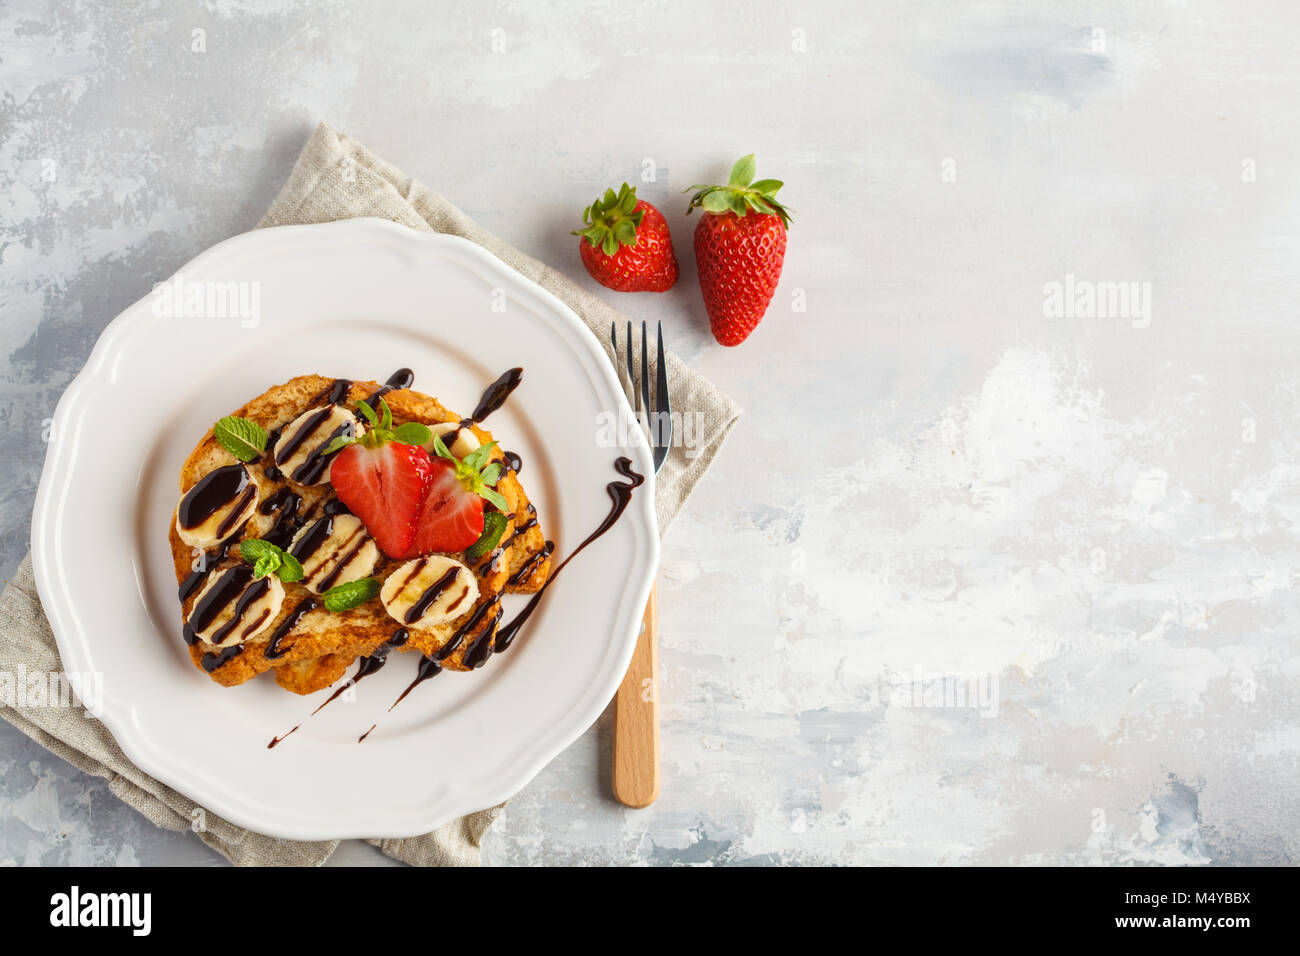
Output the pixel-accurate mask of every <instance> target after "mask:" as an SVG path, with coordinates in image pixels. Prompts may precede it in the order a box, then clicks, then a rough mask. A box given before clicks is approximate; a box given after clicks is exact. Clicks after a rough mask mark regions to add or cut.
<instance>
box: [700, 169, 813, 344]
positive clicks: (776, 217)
mask: <svg viewBox="0 0 1300 956" xmlns="http://www.w3.org/2000/svg"><path fill="white" fill-rule="evenodd" d="M755 168H756V167H755V163H754V155H753V154H752V153H751V154H750V155H748V156H745V157H744V158H742V159H740V160H738V161H737V162H736V165H735V166H733V167H732V169H731V176H730V177H729V180H728V183H727V185H726V186H692V187H690V188H691V189H696V190H699V192H697V193H696V194H695V195H694V196H692V197H691V204H690V206H689V207H688V208H687V210H686V211H687V213H688V214H689V213H690V211H691V210H692V209H694V208H695V207H696V206H701V207H703V209H704V218H703V219H701V220H700V224H699V225H698V226H696V227H695V260H696V262H697V264H698V265H699V271H700V291H701V292H702V293H704V306H705V308H706V309H708V312H709V325H710V327H711V328H712V329H713V337H714V338H715V339H717V340H718V341H719V342H720V343H721V344H723V345H739V344H740V343H741V342H743V341H745V339H746V338H748V336H749V333H750V332H753V331H754V329H755V328H756V327H757V326H758V323H759V321H760V320H761V319H762V318H763V313H764V312H766V311H767V306H768V303H769V302H771V301H772V296H773V294H774V293H775V292H776V284H777V282H778V281H779V280H780V278H781V266H782V264H783V263H784V262H785V240H786V228H787V227H788V226H789V224H790V212H789V210H788V209H786V208H785V207H784V206H782V205H781V204H780V203H779V202H777V201H776V193H777V190H779V189H780V188H781V186H782V185H783V184H782V183H781V181H780V180H777V179H760V180H758V181H757V182H751V180H753V178H754V172H755Z"/></svg>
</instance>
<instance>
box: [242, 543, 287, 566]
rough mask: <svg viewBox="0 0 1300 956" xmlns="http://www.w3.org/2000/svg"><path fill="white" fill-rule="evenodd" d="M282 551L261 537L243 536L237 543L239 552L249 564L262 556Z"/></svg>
mask: <svg viewBox="0 0 1300 956" xmlns="http://www.w3.org/2000/svg"><path fill="white" fill-rule="evenodd" d="M282 553H283V552H282V551H281V550H280V549H279V548H277V547H276V546H275V545H273V544H272V543H271V542H270V541H263V540H262V539H261V538H245V539H244V540H243V541H241V542H240V543H239V554H240V557H242V558H243V559H244V560H245V561H247V562H248V563H249V564H255V563H256V562H258V561H260V560H261V559H262V558H265V557H270V556H272V555H279V554H282Z"/></svg>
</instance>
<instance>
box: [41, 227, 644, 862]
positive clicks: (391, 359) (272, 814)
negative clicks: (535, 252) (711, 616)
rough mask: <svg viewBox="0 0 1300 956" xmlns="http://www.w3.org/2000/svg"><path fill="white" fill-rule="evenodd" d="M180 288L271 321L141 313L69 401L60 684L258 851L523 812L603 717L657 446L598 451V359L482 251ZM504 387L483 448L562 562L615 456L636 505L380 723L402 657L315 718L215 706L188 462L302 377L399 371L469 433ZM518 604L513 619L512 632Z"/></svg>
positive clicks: (291, 255) (257, 266)
mask: <svg viewBox="0 0 1300 956" xmlns="http://www.w3.org/2000/svg"><path fill="white" fill-rule="evenodd" d="M178 275H180V276H182V277H183V286H182V287H183V288H186V289H189V288H194V287H196V286H195V284H196V283H203V282H207V281H209V280H211V281H214V282H243V283H253V284H255V285H250V286H245V287H244V289H245V290H246V291H248V293H249V294H250V296H251V290H252V289H253V288H256V289H257V290H258V294H259V295H260V301H259V302H258V303H257V305H258V306H259V308H258V313H259V318H258V321H257V322H256V324H253V323H252V321H251V311H252V310H251V309H250V310H247V314H248V315H249V316H250V318H248V319H243V318H242V316H243V315H244V314H245V313H240V312H239V311H238V310H235V309H228V310H227V311H229V312H232V313H234V314H233V315H232V317H211V316H207V317H185V318H181V317H166V316H159V315H157V314H155V312H156V311H157V310H156V309H155V308H154V303H155V298H156V297H155V296H154V295H152V294H151V295H150V296H146V297H145V298H144V299H143V300H141V301H140V302H137V303H136V304H135V305H133V306H131V307H130V308H129V309H127V310H126V311H125V312H123V313H122V315H120V316H119V317H118V318H117V319H116V320H115V321H114V322H113V323H112V324H111V325H109V327H108V328H107V329H106V330H105V332H104V334H103V336H101V338H100V340H99V343H98V344H97V345H96V347H95V350H94V352H93V353H92V354H91V357H90V360H89V361H88V362H87V363H86V367H85V369H84V370H83V371H82V372H81V374H80V375H78V376H77V378H76V380H75V381H73V383H72V384H71V385H70V386H69V388H68V390H67V392H65V393H64V395H63V398H62V399H61V400H60V402H59V405H58V409H57V411H56V412H55V416H54V426H53V430H52V434H53V438H52V441H51V444H50V449H49V453H48V456H47V459H46V462H45V470H44V474H43V475H42V477H41V485H40V490H39V493H38V494H37V499H36V510H35V515H34V519H33V527H32V552H33V563H34V566H35V571H36V580H37V585H38V587H39V589H40V594H41V600H42V603H43V604H44V606H45V610H46V612H47V614H48V615H49V618H50V623H51V624H52V626H53V628H54V633H55V636H56V637H57V639H58V643H59V650H60V652H61V654H62V657H63V663H64V667H65V668H66V669H67V671H69V672H70V673H74V674H79V673H96V672H97V673H99V674H102V675H103V688H104V694H103V711H102V720H103V722H104V723H105V724H106V725H107V727H108V728H109V730H110V731H112V733H113V736H114V737H115V738H116V740H117V742H118V744H120V745H121V747H122V749H123V750H124V751H125V752H126V754H127V756H129V757H130V758H131V759H132V760H133V761H134V762H135V763H136V764H137V765H138V766H139V767H141V768H142V769H143V770H145V771H147V772H148V773H150V774H152V775H153V776H155V777H157V778H158V779H159V780H161V781H163V782H164V783H166V784H167V785H169V786H171V787H173V788H175V789H176V790H178V791H180V792H181V793H183V794H185V795H186V796H188V797H190V798H191V799H193V800H195V801H196V802H198V803H199V804H200V805H201V806H203V807H205V808H207V809H208V810H209V811H211V812H214V813H216V814H219V815H220V816H222V817H225V818H226V819H228V820H230V821H232V822H234V823H237V824H240V825H242V826H245V827H248V828H250V829H253V830H255V831H258V832H262V833H267V834H271V835H273V836H279V837H286V838H291V839H300V840H317V839H338V838H345V837H399V836H411V835H415V834H419V833H424V832H427V831H429V830H431V829H433V828H435V827H438V826H440V825H442V824H443V823H446V822H448V821H449V820H452V819H454V818H455V817H457V816H459V815H461V814H464V813H467V812H470V811H473V810H481V809H483V808H485V807H489V806H492V805H494V804H496V803H498V802H500V801H502V800H504V799H506V798H508V797H510V796H512V795H513V794H514V793H516V792H517V791H518V790H519V789H520V788H521V787H523V786H524V784H526V783H527V782H528V781H529V780H530V779H531V778H532V777H533V776H534V775H535V774H536V773H537V772H538V771H539V770H540V769H541V768H542V767H543V766H544V765H545V764H546V763H547V761H549V760H550V759H551V758H553V757H554V756H555V755H556V754H557V753H559V752H560V751H561V750H562V749H563V748H564V747H566V746H568V745H569V744H570V743H572V742H573V740H574V739H576V738H577V737H578V736H579V735H580V734H581V733H582V732H583V731H584V730H585V729H586V728H587V727H589V726H590V725H591V724H592V722H593V721H594V720H595V719H596V718H597V717H598V716H599V715H600V712H601V710H602V709H603V708H604V707H605V705H606V704H607V703H608V701H609V700H610V698H611V697H612V696H613V694H614V691H615V690H616V689H617V687H618V684H619V681H620V679H621V678H622V675H623V673H624V671H625V670H626V668H627V664H628V661H629V659H630V657H631V654H632V649H633V645H634V643H635V640H636V634H637V632H638V629H639V625H640V617H641V611H642V609H643V607H644V605H645V601H646V598H647V596H648V595H649V591H650V586H651V583H652V580H653V577H654V573H655V569H656V566H657V563H658V557H659V539H658V535H657V532H656V526H655V515H654V484H653V470H652V468H651V460H650V453H649V450H648V448H647V447H646V443H645V440H644V438H643V437H642V436H641V435H640V433H639V432H637V431H636V430H635V429H633V430H632V432H631V440H632V443H631V445H630V447H626V448H622V447H619V448H612V447H602V446H601V443H600V441H599V440H598V429H597V421H598V416H599V414H600V413H601V412H614V413H616V414H617V413H618V412H619V410H620V408H625V407H626V401H625V399H624V397H623V394H622V391H621V390H620V388H619V385H618V381H617V379H615V377H614V373H613V371H612V369H611V368H610V365H609V362H608V360H607V359H606V357H605V355H604V353H603V352H602V351H601V348H600V346H599V345H598V343H597V342H596V340H595V337H594V336H593V335H592V334H591V333H590V331H588V329H587V328H586V326H584V325H583V324H582V322H581V321H580V320H579V319H578V318H577V316H576V315H574V314H573V312H572V311H570V310H569V309H568V307H567V306H565V305H564V304H563V303H562V302H560V301H559V300H558V299H556V298H555V297H554V296H552V295H551V294H549V293H548V292H546V291H545V290H543V289H541V288H540V287H538V286H537V285H535V284H533V283H531V282H529V281H527V280H526V279H524V278H523V277H521V276H520V275H519V274H518V273H516V272H515V271H513V270H512V269H510V268H508V267H507V266H505V265H504V264H502V263H501V262H500V261H499V260H497V259H496V258H495V257H494V256H492V255H491V254H490V253H488V252H487V251H486V250H484V249H482V248H481V247H479V246H476V245H474V244H472V243H469V242H466V241H464V240H461V239H457V238H454V237H449V236H441V235H425V234H421V233H417V232H414V231H412V230H409V229H406V228H404V227H401V226H397V225H394V224H393V223H390V222H386V221H383V220H377V219H362V220H349V221H346V222H338V223H330V224H327V225H319V226H296V227H287V228H280V229H265V230H261V231H258V232H253V233H249V234H247V235H243V236H237V237H235V238H233V239H230V240H228V241H227V242H223V243H221V244H220V245H218V246H215V247H214V248H212V249H210V250H208V251H207V252H205V253H203V254H202V255H200V256H199V257H198V258H196V259H195V260H194V261H193V262H191V263H189V264H188V265H186V266H185V267H184V268H183V269H182V270H181V271H180V273H178ZM173 288H175V286H173ZM203 288H205V289H206V288H207V287H203ZM229 288H231V287H227V289H229ZM235 288H238V287H235ZM245 301H246V302H248V303H249V304H251V303H252V301H253V300H252V299H251V297H250V298H247V299H246V300H245ZM213 304H214V305H217V304H218V303H216V302H215V301H214V303H213ZM205 308H206V305H205ZM245 326H249V327H245ZM514 366H523V367H524V378H523V384H522V385H520V387H519V388H518V389H517V390H516V391H515V392H514V394H513V395H512V396H511V398H510V399H509V401H508V402H507V403H506V405H505V406H504V407H503V408H501V409H500V410H499V411H497V412H495V413H494V414H493V415H492V416H491V418H490V419H488V421H487V422H486V426H487V427H488V428H490V429H491V430H492V431H493V434H494V435H495V436H496V437H497V439H498V440H499V441H500V442H501V443H502V447H504V448H506V449H509V450H511V451H515V452H517V453H519V454H520V455H521V456H522V458H523V462H524V464H523V469H522V471H521V480H522V481H523V483H524V487H525V488H526V489H527V491H528V493H529V496H530V498H531V499H532V500H533V501H534V502H535V503H536V505H537V509H538V512H539V514H540V517H541V520H542V526H543V528H544V530H545V531H546V533H547V536H548V537H549V538H551V539H552V540H554V541H555V543H556V555H557V557H558V558H559V559H563V558H564V557H565V556H566V555H567V554H568V553H569V552H570V551H572V549H573V548H575V547H576V546H577V545H578V544H579V543H580V542H581V541H582V540H583V539H584V538H585V537H586V536H587V535H588V534H589V533H590V532H591V531H592V530H593V529H594V528H595V527H596V526H597V525H598V524H599V523H600V522H601V520H602V518H603V517H604V516H605V515H606V514H607V513H608V511H609V507H610V500H609V497H608V495H607V493H606V490H605V486H606V484H607V483H608V482H610V481H612V480H616V479H618V475H617V474H616V473H615V471H614V467H613V466H614V461H615V459H616V458H617V457H618V456H620V455H626V456H628V457H630V458H631V459H632V461H633V467H634V468H635V470H636V471H638V472H640V473H641V474H643V475H645V476H646V482H645V484H644V485H642V486H641V487H640V488H638V489H637V490H636V492H635V493H634V494H633V496H632V503H631V505H630V506H629V507H628V509H627V511H626V512H625V513H624V515H623V517H622V518H621V520H620V521H619V522H618V523H617V524H616V525H615V526H614V527H613V529H612V530H610V531H609V532H608V533H607V534H606V535H605V536H604V537H602V538H600V539H599V540H598V541H597V542H596V543H594V544H592V545H591V546H590V547H589V548H587V550H585V551H584V552H582V554H580V555H579V556H578V557H577V558H576V559H575V560H574V561H573V563H571V564H570V565H569V566H568V567H567V568H565V570H564V572H563V574H562V575H560V576H559V577H558V578H557V579H556V580H555V584H554V586H552V587H550V588H549V589H548V590H547V592H546V594H545V596H544V597H543V598H542V601H541V603H540V605H539V607H538V609H537V612H536V613H535V614H534V615H533V617H532V619H531V620H530V621H529V623H528V625H527V626H526V627H525V629H524V630H523V632H522V633H521V635H520V636H519V638H518V640H516V642H515V644H514V646H513V647H511V648H510V650H509V651H508V652H506V653H504V654H498V655H495V656H494V658H493V659H492V660H491V661H489V662H488V664H487V665H486V666H485V667H484V668H482V669H481V670H478V671H475V672H473V673H469V674H465V673H452V672H445V673H443V674H441V675H439V676H438V677H437V678H436V679H434V680H430V681H428V682H426V683H424V684H421V685H420V686H419V687H418V688H416V690H415V691H414V692H412V694H411V695H410V696H409V697H408V698H407V699H406V700H405V701H403V702H402V704H401V705H400V706H399V707H397V708H396V709H395V710H393V711H392V712H391V713H389V712H387V708H388V706H389V705H390V704H391V703H392V701H393V700H394V699H395V697H396V696H397V695H398V693H400V691H401V690H402V689H403V688H404V687H406V686H407V684H409V682H410V680H411V678H412V677H413V676H414V672H415V668H416V664H417V661H418V659H419V658H418V655H416V654H411V653H406V654H397V653H394V654H393V655H392V656H391V658H390V660H389V663H388V666H387V667H385V668H384V669H383V670H381V671H380V672H378V673H377V674H374V675H373V676H371V677H368V678H367V679H366V680H364V681H362V682H359V683H358V684H357V685H356V688H355V691H354V693H349V694H348V695H345V696H344V697H342V698H340V699H338V700H336V701H335V702H334V703H332V704H331V705H330V706H328V707H326V708H325V709H324V710H322V711H321V712H320V713H319V714H317V715H316V716H314V717H310V718H309V717H308V715H309V714H310V713H311V711H312V710H313V709H314V708H315V707H316V705H317V704H318V703H320V701H322V700H323V699H324V698H325V697H326V696H328V693H329V692H328V691H322V692H320V693H319V694H317V695H314V696H312V697H299V696H297V695H295V694H291V693H288V692H286V691H284V690H282V689H280V688H279V687H278V686H276V684H275V683H274V681H273V680H272V678H271V677H270V676H269V675H263V676H262V677H260V678H258V679H256V680H253V681H249V682H248V683H246V684H244V685H242V686H239V687H234V688H224V687H220V686H218V685H217V684H215V683H213V682H212V681H211V680H209V679H208V678H207V676H205V675H204V674H202V673H201V672H200V671H198V670H197V669H196V668H195V667H194V666H193V664H192V663H191V662H190V659H189V656H188V654H187V652H186V648H185V646H184V642H183V640H182V638H181V622H180V611H179V605H178V602H177V597H176V580H175V576H174V574H173V571H172V565H171V555H170V550H169V548H168V544H167V530H168V522H169V521H170V520H171V517H172V509H173V508H174V507H175V505H176V499H177V494H178V486H177V480H178V475H179V471H180V467H181V464H182V462H184V460H185V458H186V456H187V455H188V454H189V452H190V450H191V449H192V448H193V446H194V445H195V443H196V442H197V441H198V440H199V438H200V437H201V436H202V435H203V433H204V431H205V430H206V429H207V428H208V427H209V426H210V425H211V424H212V422H213V421H215V420H216V419H217V418H219V417H221V416H222V415H225V414H229V413H230V412H231V411H233V410H234V409H235V408H237V407H239V406H240V405H242V404H243V403H244V402H245V401H247V400H248V399H250V398H252V397H253V396H255V395H258V394H260V393H261V392H262V391H264V390H265V389H266V388H268V387H269V386H271V385H274V384H277V383H279V382H283V381H286V380H287V379H289V378H292V377H293V376H295V375H300V374H306V373H318V374H322V375H330V376H336V377H340V378H350V379H357V380H366V379H374V380H377V381H380V382H382V381H383V380H384V379H385V378H387V377H388V375H389V374H390V373H392V372H393V371H394V370H396V369H398V368H401V367H409V368H411V369H413V370H414V372H415V384H414V386H413V387H414V388H416V389H417V390H419V391H423V392H425V393H427V394H431V395H434V396H437V397H438V398H440V399H441V400H442V401H443V402H444V403H445V404H446V405H447V406H448V407H449V408H452V409H455V410H457V411H459V412H461V413H462V414H468V412H469V411H470V410H472V409H473V407H474V405H475V404H476V402H477V400H478V398H479V396H480V394H481V393H482V391H483V389H484V387H485V386H486V385H488V384H489V383H491V382H492V381H493V380H494V379H495V378H496V377H497V376H498V375H500V374H501V373H502V372H504V371H505V370H507V369H509V368H511V367H514ZM523 603H524V599H523V598H522V597H510V598H507V600H506V616H505V618H504V620H506V621H508V620H510V618H511V617H512V616H513V614H514V612H515V609H516V608H518V607H520V606H522V604H523ZM352 696H355V700H349V699H348V698H349V697H352ZM299 724H300V725H301V728H300V729H299V730H298V731H297V732H296V733H294V734H293V735H292V736H290V737H288V738H286V739H285V740H284V741H283V742H282V743H280V744H279V745H278V746H277V747H275V748H274V749H268V748H267V744H268V743H269V742H270V741H271V739H272V737H274V736H278V735H282V734H284V733H285V732H286V731H288V730H289V729H290V728H291V727H293V726H295V725H299ZM372 724H377V727H376V729H375V730H374V732H373V733H371V734H370V736H369V737H368V738H367V739H366V740H365V741H364V742H360V743H359V742H358V737H360V736H361V735H362V734H363V733H364V732H365V731H366V730H367V729H368V728H369V727H370V726H371V725H372Z"/></svg>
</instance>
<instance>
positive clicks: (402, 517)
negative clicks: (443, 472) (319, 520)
mask: <svg viewBox="0 0 1300 956" xmlns="http://www.w3.org/2000/svg"><path fill="white" fill-rule="evenodd" d="M357 410H358V411H360V412H361V414H362V415H364V416H365V418H366V421H367V422H368V423H369V427H368V429H367V430H366V432H365V433H364V434H363V435H362V436H361V437H360V438H337V439H335V441H334V444H333V445H332V446H331V449H337V448H341V449H342V450H341V451H338V453H337V454H335V456H334V460H333V462H332V463H331V464H330V484H332V485H333V486H334V491H335V493H336V494H337V495H338V496H339V501H341V502H343V503H344V504H345V505H347V506H348V510H349V511H351V512H352V513H353V514H354V515H356V516H357V517H358V518H360V519H361V523H362V524H364V525H365V526H366V530H367V531H369V532H370V536H371V537H372V538H374V539H375V544H377V545H379V550H380V551H382V552H384V554H386V555H388V556H389V557H390V558H397V557H401V556H402V555H403V554H404V553H405V552H406V549H407V548H409V547H410V546H411V538H412V537H413V536H414V535H415V522H416V519H417V518H418V517H419V515H420V507H421V506H422V505H423V504H424V501H425V498H427V497H428V492H429V486H430V485H431V484H432V483H433V476H434V469H433V462H432V460H431V459H430V458H429V453H428V452H427V451H425V450H424V449H423V448H422V447H420V446H421V445H422V444H423V443H424V442H426V441H428V440H429V429H428V427H427V426H425V425H421V424H419V423H418V422H408V423H407V424H405V425H398V426H397V427H396V428H394V427H393V415H392V413H391V412H390V411H389V409H388V404H387V403H386V402H385V401H384V400H383V399H382V398H381V399H380V400H379V412H378V413H376V412H375V411H374V409H372V408H371V407H370V406H369V405H367V404H366V403H365V402H358V403H357Z"/></svg>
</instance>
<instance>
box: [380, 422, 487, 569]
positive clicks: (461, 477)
mask: <svg viewBox="0 0 1300 956" xmlns="http://www.w3.org/2000/svg"><path fill="white" fill-rule="evenodd" d="M434 447H435V449H436V450H437V452H438V457H437V458H434V459H433V463H432V467H433V481H432V483H431V484H430V486H429V490H428V494H427V495H426V496H425V499H424V506H423V507H422V508H421V509H420V514H419V517H418V518H417V519H416V523H415V533H414V535H413V536H412V538H411V544H410V546H409V547H408V548H407V549H406V551H405V553H404V554H402V557H404V558H416V557H419V556H420V555H422V554H434V553H437V554H452V553H454V552H456V551H464V550H465V549H466V548H468V547H469V546H470V545H471V544H473V543H474V542H475V541H477V540H478V539H479V536H480V535H482V534H483V503H484V501H485V500H486V501H488V502H491V503H492V504H493V505H495V506H496V508H497V509H498V510H500V511H506V510H507V509H508V508H509V507H510V506H509V505H508V504H507V503H506V500H505V499H504V498H503V497H501V495H500V494H498V493H497V492H496V491H494V490H493V489H492V488H491V487H490V486H491V485H492V484H494V483H495V482H496V480H497V478H499V477H500V475H501V465H500V464H499V463H498V462H494V461H491V454H492V449H493V448H495V447H496V442H491V443H490V444H487V445H480V446H479V447H478V448H476V449H474V451H472V452H470V453H469V454H468V455H466V456H465V457H464V458H463V459H457V458H456V457H454V456H453V455H452V454H451V453H450V452H449V451H447V447H446V446H445V445H444V444H443V443H442V440H441V438H439V439H438V440H437V441H436V442H435V443H434Z"/></svg>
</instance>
